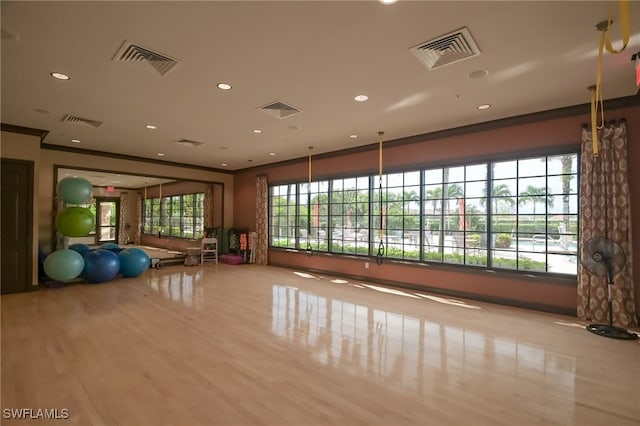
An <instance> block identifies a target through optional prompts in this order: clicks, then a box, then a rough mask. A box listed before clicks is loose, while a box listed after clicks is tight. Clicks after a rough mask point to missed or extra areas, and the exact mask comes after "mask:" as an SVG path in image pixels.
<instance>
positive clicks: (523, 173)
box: [269, 153, 578, 275]
mask: <svg viewBox="0 0 640 426" xmlns="http://www.w3.org/2000/svg"><path fill="white" fill-rule="evenodd" d="M269 200H270V210H269V211H270V217H269V219H270V232H269V235H270V242H271V246H273V247H284V248H294V249H306V247H307V243H309V244H311V246H312V248H313V249H314V250H319V251H327V252H331V253H345V254H356V255H368V256H373V255H375V254H377V252H378V246H379V244H380V242H382V243H383V245H384V247H385V256H386V257H388V258H395V259H403V260H408V261H422V262H438V263H444V264H459V265H467V266H471V267H485V268H495V269H507V270H516V271H530V272H545V273H546V272H549V273H559V274H572V275H575V274H576V272H577V262H576V256H577V240H578V235H577V234H578V154H577V153H566V154H559V155H544V156H536V157H526V158H516V159H511V160H504V161H502V160H501V161H488V162H478V163H472V164H464V165H453V166H448V167H439V168H427V169H423V170H410V171H404V172H399V173H390V174H386V175H383V176H382V179H380V177H379V176H369V175H367V176H357V177H350V178H340V179H333V180H330V181H319V182H312V183H311V184H309V183H300V184H287V185H277V186H272V187H270V197H269Z"/></svg>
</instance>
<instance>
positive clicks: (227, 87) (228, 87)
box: [218, 83, 231, 90]
mask: <svg viewBox="0 0 640 426" xmlns="http://www.w3.org/2000/svg"><path fill="white" fill-rule="evenodd" d="M218 89H220V90H231V85H230V84H229V83H218Z"/></svg>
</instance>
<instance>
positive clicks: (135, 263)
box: [118, 247, 151, 277]
mask: <svg viewBox="0 0 640 426" xmlns="http://www.w3.org/2000/svg"><path fill="white" fill-rule="evenodd" d="M118 258H120V273H121V274H122V275H123V276H125V277H137V276H138V275H140V274H142V273H143V272H144V271H146V270H147V269H149V265H150V264H151V259H149V255H148V254H147V253H145V251H144V250H141V249H139V248H136V247H130V248H126V249H124V250H122V251H121V252H120V253H119V254H118Z"/></svg>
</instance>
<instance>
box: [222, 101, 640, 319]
mask: <svg viewBox="0 0 640 426" xmlns="http://www.w3.org/2000/svg"><path fill="white" fill-rule="evenodd" d="M638 117H640V106H633V107H627V108H622V109H618V110H614V111H607V118H608V119H626V120H627V126H628V139H629V157H630V160H629V162H630V166H629V170H630V185H631V199H632V210H633V212H635V213H633V219H632V222H633V229H634V231H633V245H634V247H640V245H639V244H640V215H639V214H638V213H637V212H640V120H638ZM588 122H590V118H589V116H588V115H576V116H573V117H568V118H561V119H554V120H548V121H543V122H537V123H530V124H524V125H517V126H511V127H504V128H501V129H494V130H486V131H480V132H477V133H473V134H467V135H460V136H452V137H446V138H441V139H434V140H428V141H424V142H418V143H412V144H407V145H401V146H386V147H384V150H383V152H384V157H383V160H384V171H385V172H386V171H391V170H393V169H406V168H411V167H412V166H416V168H417V167H425V166H429V165H435V164H442V163H464V162H466V161H467V160H471V159H474V158H486V157H499V156H504V155H517V154H518V153H519V152H534V151H540V150H542V151H544V150H545V149H553V148H555V147H565V146H566V147H569V146H573V147H575V148H576V149H578V148H579V145H580V140H581V131H582V130H581V129H582V125H583V124H584V123H588ZM377 171H378V152H377V150H375V149H374V150H370V151H366V152H359V153H353V154H347V155H344V156H339V157H332V158H327V159H317V160H314V161H313V173H314V175H313V178H314V180H316V179H322V178H328V177H332V176H346V175H355V174H365V173H377ZM307 173H308V163H307V161H306V159H302V160H301V161H300V162H298V163H294V164H286V165H281V166H273V167H265V168H260V169H256V170H252V171H247V172H246V173H240V174H237V175H236V178H235V190H234V200H235V208H234V211H235V221H234V222H235V226H237V227H242V228H249V229H250V230H255V194H256V191H255V182H256V176H258V175H266V176H267V178H268V181H269V183H270V184H272V183H282V182H297V181H304V180H306V179H307ZM365 260H367V259H362V258H360V259H354V258H349V257H345V256H340V255H332V256H327V255H322V254H316V255H314V256H312V257H307V256H305V255H303V254H297V253H292V252H289V251H284V250H278V249H274V250H270V251H269V261H270V263H273V264H281V265H287V266H291V267H300V268H307V269H315V270H320V271H326V272H335V273H340V274H346V275H350V276H356V277H363V278H372V279H377V280H381V281H395V282H401V283H406V284H412V285H422V286H427V287H431V288H434V289H436V290H437V289H440V290H442V291H448V292H458V293H460V294H467V295H476V296H478V297H483V298H484V297H486V296H488V297H490V298H492V299H494V300H502V301H512V302H513V303H516V304H522V305H530V306H538V305H542V306H546V307H550V308H552V309H553V310H557V311H563V312H573V311H575V308H576V304H577V301H576V299H577V298H576V289H575V286H576V282H575V279H572V280H566V279H564V280H563V279H554V278H545V277H538V278H531V277H526V276H524V275H519V274H513V273H506V272H505V273H502V272H488V271H482V272H480V273H477V272H473V271H469V270H468V269H462V268H458V269H456V268H455V267H447V266H408V265H403V264H401V263H397V262H396V263H392V262H390V261H386V262H385V263H384V264H383V265H382V266H377V265H376V264H375V260H373V262H372V261H371V260H369V268H368V269H365V267H364V264H365ZM633 265H634V269H635V271H636V273H635V280H634V285H635V300H636V306H637V311H638V312H640V255H637V256H635V258H634V262H633Z"/></svg>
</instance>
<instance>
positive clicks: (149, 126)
mask: <svg viewBox="0 0 640 426" xmlns="http://www.w3.org/2000/svg"><path fill="white" fill-rule="evenodd" d="M144 127H146V128H147V129H150V130H155V129H157V127H156V126H154V125H153V124H147V125H146V126H144Z"/></svg>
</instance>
